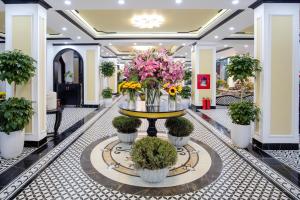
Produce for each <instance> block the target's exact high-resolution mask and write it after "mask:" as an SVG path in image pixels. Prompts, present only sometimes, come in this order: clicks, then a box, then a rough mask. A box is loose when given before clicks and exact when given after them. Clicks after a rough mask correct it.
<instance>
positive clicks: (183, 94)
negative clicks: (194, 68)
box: [180, 86, 192, 99]
mask: <svg viewBox="0 0 300 200" xmlns="http://www.w3.org/2000/svg"><path fill="white" fill-rule="evenodd" d="M180 96H181V97H182V98H183V99H188V98H190V97H191V96H192V89H191V87H189V86H184V87H183V88H182V91H181V93H180Z"/></svg>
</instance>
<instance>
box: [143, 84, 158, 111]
mask: <svg viewBox="0 0 300 200" xmlns="http://www.w3.org/2000/svg"><path fill="white" fill-rule="evenodd" d="M145 101H146V106H147V107H158V106H159V104H160V88H159V87H158V88H146V100H145Z"/></svg>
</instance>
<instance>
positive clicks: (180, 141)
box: [168, 134, 190, 147]
mask: <svg viewBox="0 0 300 200" xmlns="http://www.w3.org/2000/svg"><path fill="white" fill-rule="evenodd" d="M168 139H169V141H170V142H171V143H172V144H173V145H174V146H176V147H183V146H184V145H187V144H188V143H189V141H190V136H186V137H176V136H173V135H170V134H168Z"/></svg>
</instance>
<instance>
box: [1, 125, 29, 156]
mask: <svg viewBox="0 0 300 200" xmlns="http://www.w3.org/2000/svg"><path fill="white" fill-rule="evenodd" d="M24 138H25V135H24V131H23V130H21V131H15V132H11V133H9V134H6V133H3V132H0V152H1V157H3V158H5V159H11V158H16V157H18V156H19V155H20V154H21V153H22V152H23V148H24Z"/></svg>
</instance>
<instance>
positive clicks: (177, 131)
mask: <svg viewBox="0 0 300 200" xmlns="http://www.w3.org/2000/svg"><path fill="white" fill-rule="evenodd" d="M165 126H166V128H167V129H168V130H169V132H168V138H169V141H170V142H171V143H172V144H173V145H175V146H176V147H182V146H184V145H187V144H188V142H189V140H190V134H191V133H192V132H193V131H194V125H193V123H192V122H190V121H189V120H188V119H186V118H184V117H177V118H169V119H167V120H166V123H165Z"/></svg>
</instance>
